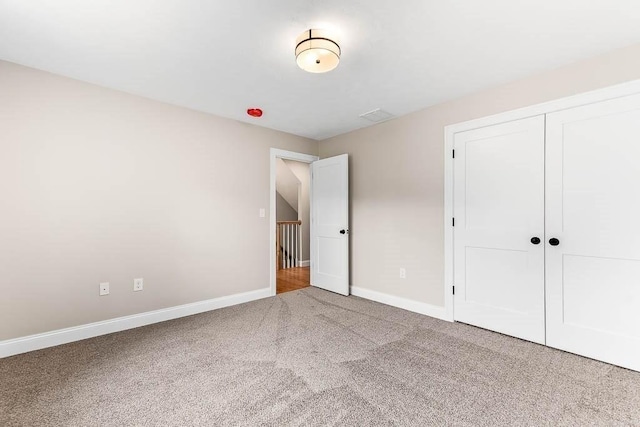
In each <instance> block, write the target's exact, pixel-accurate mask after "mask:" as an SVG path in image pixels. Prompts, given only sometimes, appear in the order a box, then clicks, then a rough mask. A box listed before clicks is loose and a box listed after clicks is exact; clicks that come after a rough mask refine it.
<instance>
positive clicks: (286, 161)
mask: <svg viewBox="0 0 640 427" xmlns="http://www.w3.org/2000/svg"><path fill="white" fill-rule="evenodd" d="M316 160H318V157H317V156H311V155H308V154H301V153H294V152H290V151H283V150H277V149H271V249H270V253H271V292H272V294H273V295H275V294H280V293H284V292H290V291H294V290H298V289H303V288H306V287H308V286H310V285H311V281H310V259H311V255H310V241H311V234H310V226H311V223H310V200H311V197H310V190H311V188H310V187H311V163H312V162H314V161H316Z"/></svg>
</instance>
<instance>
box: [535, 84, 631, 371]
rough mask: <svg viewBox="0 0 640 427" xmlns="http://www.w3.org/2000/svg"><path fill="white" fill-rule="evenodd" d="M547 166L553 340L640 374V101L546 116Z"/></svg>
mask: <svg viewBox="0 0 640 427" xmlns="http://www.w3.org/2000/svg"><path fill="white" fill-rule="evenodd" d="M546 165H547V166H546V167H547V182H546V185H547V193H546V197H547V205H546V215H547V236H546V242H545V243H546V246H547V247H546V252H547V254H546V269H547V270H546V281H547V282H546V283H547V344H548V345H550V346H552V347H556V348H559V349H562V350H567V351H570V352H574V353H578V354H581V355H584V356H588V357H592V358H595V359H599V360H603V361H605V362H610V363H613V364H616V365H620V366H625V367H628V368H631V369H635V370H640V96H638V95H634V96H628V97H624V98H618V99H615V100H611V101H605V102H600V103H597V104H591V105H587V106H583V107H578V108H573V109H570V110H565V111H561V112H558V113H553V114H549V115H548V116H547V163H546ZM552 238H555V239H558V241H559V244H558V245H557V246H551V245H550V243H549V240H550V239H552Z"/></svg>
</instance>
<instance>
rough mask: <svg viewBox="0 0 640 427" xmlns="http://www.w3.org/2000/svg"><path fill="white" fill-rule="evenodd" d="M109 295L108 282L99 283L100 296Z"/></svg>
mask: <svg viewBox="0 0 640 427" xmlns="http://www.w3.org/2000/svg"><path fill="white" fill-rule="evenodd" d="M105 295H109V282H104V283H100V296H101V297H103V296H105Z"/></svg>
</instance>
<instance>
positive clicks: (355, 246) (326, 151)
mask: <svg viewBox="0 0 640 427" xmlns="http://www.w3.org/2000/svg"><path fill="white" fill-rule="evenodd" d="M635 79H640V45H635V46H632V47H629V48H626V49H621V50H617V51H614V52H611V53H609V54H607V55H604V56H600V57H597V58H593V59H590V60H586V61H582V62H579V63H576V64H573V65H570V66H566V67H563V68H560V69H557V70H554V71H551V72H547V73H544V74H539V75H536V76H533V77H531V78H527V79H524V80H520V81H516V82H513V83H510V84H507V85H504V86H501V87H497V88H493V89H490V90H486V91H483V92H480V93H477V94H474V95H471V96H467V97H465V98H462V99H458V100H456V101H452V102H448V103H445V104H441V105H437V106H434V107H432V108H428V109H426V110H423V111H419V112H417V113H414V114H411V115H408V116H405V117H402V118H399V119H396V120H393V121H389V122H386V123H382V124H379V125H377V126H373V127H369V128H366V129H362V130H358V131H355V132H351V133H348V134H345V135H341V136H337V137H335V138H331V139H329V140H326V141H323V142H321V143H320V145H319V152H320V156H321V157H322V158H325V157H330V156H333V155H338V154H342V153H349V154H350V162H351V163H350V179H351V189H350V196H351V224H350V228H351V272H352V273H351V283H352V285H354V286H358V287H361V288H366V289H370V290H374V291H378V292H383V293H387V294H391V295H395V296H399V297H405V298H409V299H412V300H416V301H420V302H425V303H429V304H433V305H438V306H442V305H444V295H443V275H444V268H443V262H444V253H443V233H444V230H443V228H444V226H443V156H444V153H443V139H444V132H443V131H444V127H445V126H446V125H449V124H454V123H459V122H462V121H466V120H470V119H474V118H479V117H483V116H487V115H491V114H496V113H499V112H503V111H509V110H512V109H516V108H520V107H525V106H528V105H534V104H537V103H541V102H544V101H550V100H553V99H557V98H562V97H566V96H569V95H573V94H577V93H581V92H586V91H589V90H594V89H598V88H601V87H605V86H609V85H613V84H617V83H622V82H625V81H629V80H635ZM381 107H384V106H381ZM400 267H405V268H406V269H407V278H406V279H404V280H403V279H400V278H399V269H400Z"/></svg>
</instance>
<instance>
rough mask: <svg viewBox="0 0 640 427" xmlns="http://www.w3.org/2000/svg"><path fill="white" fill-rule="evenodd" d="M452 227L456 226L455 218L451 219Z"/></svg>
mask: <svg viewBox="0 0 640 427" xmlns="http://www.w3.org/2000/svg"><path fill="white" fill-rule="evenodd" d="M451 226H452V227H455V226H456V219H455V218H451Z"/></svg>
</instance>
